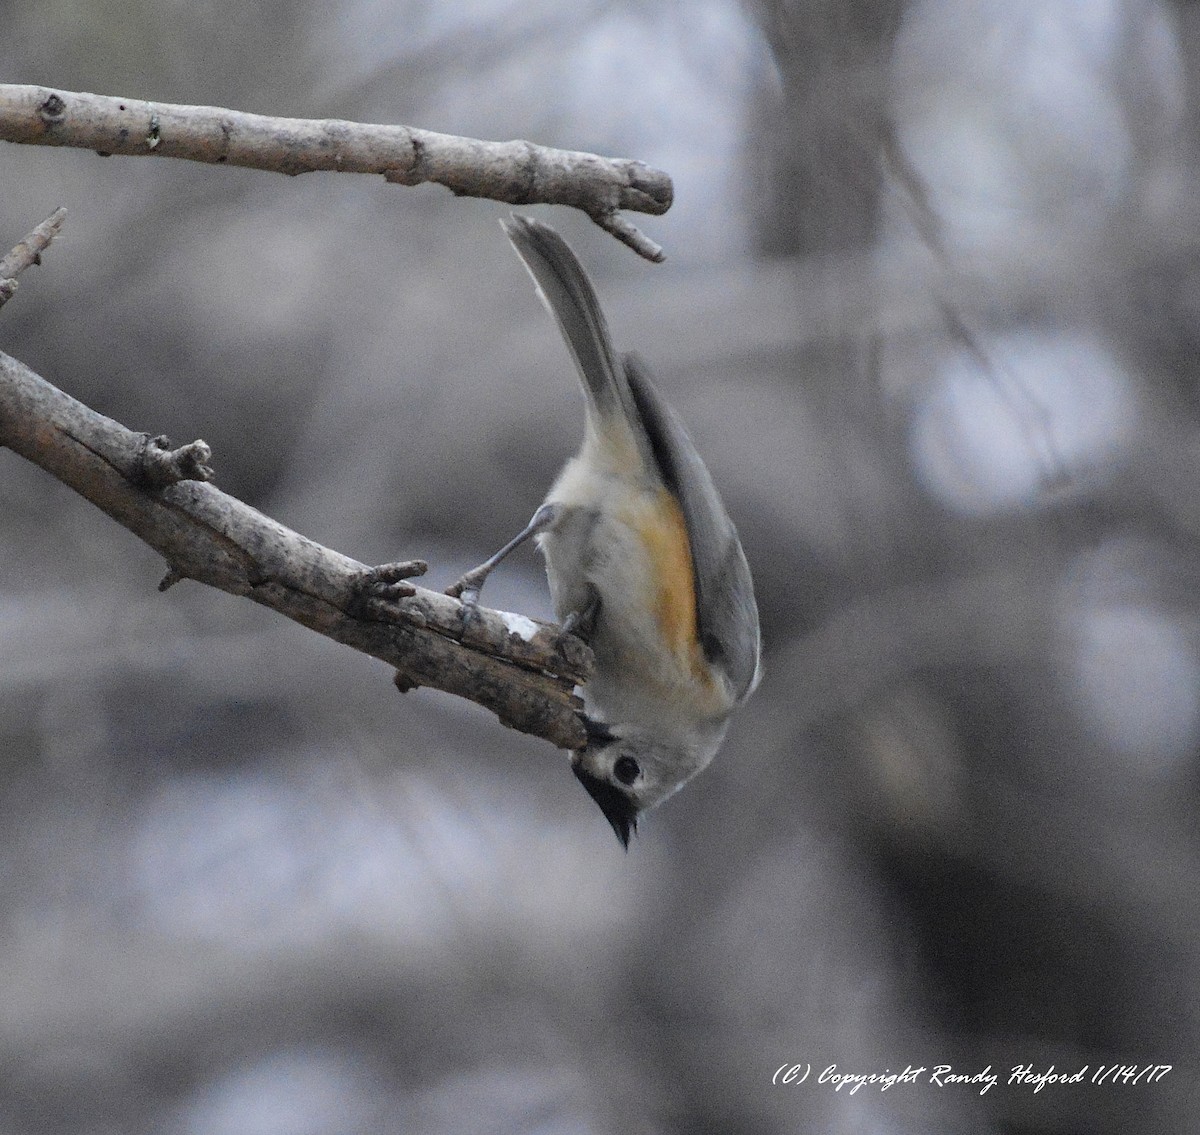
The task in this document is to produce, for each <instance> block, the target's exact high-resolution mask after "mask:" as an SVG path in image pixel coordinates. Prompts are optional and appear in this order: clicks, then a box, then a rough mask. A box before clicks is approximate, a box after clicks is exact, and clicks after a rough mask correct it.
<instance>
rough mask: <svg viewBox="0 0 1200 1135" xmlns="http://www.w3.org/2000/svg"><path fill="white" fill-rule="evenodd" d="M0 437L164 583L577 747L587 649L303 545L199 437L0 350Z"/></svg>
mask: <svg viewBox="0 0 1200 1135" xmlns="http://www.w3.org/2000/svg"><path fill="white" fill-rule="evenodd" d="M0 445H6V446H8V447H9V448H10V449H12V450H13V451H14V452H16V453H19V454H21V456H22V457H25V458H27V459H28V460H30V461H32V462H34V463H35V464H37V465H39V466H41V467H42V468H43V469H45V470H46V471H47V472H49V473H51V474H53V475H54V476H55V477H57V478H58V479H59V480H60V481H62V482H63V483H64V484H65V485H68V486H70V487H71V488H72V489H74V490H75V491H76V492H78V493H79V494H81V495H82V496H84V497H86V498H87V499H88V500H89V501H91V502H92V503H93V504H94V505H96V506H97V507H98V508H100V509H103V511H104V512H106V513H107V514H108V515H109V516H111V517H112V518H113V519H114V520H116V521H117V522H118V523H119V524H121V525H122V526H124V527H125V528H128V529H129V530H130V531H131V532H133V533H134V534H135V535H136V536H138V537H139V538H140V539H142V540H144V541H145V542H146V543H147V544H149V545H150V546H151V547H152V548H154V549H156V550H157V551H158V552H160V553H161V554H162V555H163V556H164V557H165V558H166V560H167V563H168V564H169V565H170V571H169V572H168V575H167V577H166V579H165V580H164V581H163V583H164V584H165V585H166V586H170V584H171V583H174V582H176V581H177V580H179V579H185V578H186V579H195V580H198V581H200V582H201V583H206V584H208V585H209V586H210V587H218V588H220V589H221V590H222V591H228V592H229V593H230V594H231V595H243V596H246V597H247V598H250V599H253V600H254V601H255V602H256V603H261V604H263V605H264V606H267V607H272V608H274V609H275V610H276V611H279V612H281V613H282V614H284V615H287V617H288V618H290V619H294V620H295V621H296V622H298V623H302V624H303V625H304V626H306V627H309V628H310V629H312V630H315V631H318V632H319V633H321V634H323V635H326V636H328V637H329V638H332V639H334V640H335V641H337V642H341V643H344V644H345V645H347V646H351V647H353V648H354V649H355V650H360V651H362V652H363V653H365V654H369V655H371V656H372V657H374V658H379V659H381V660H383V661H384V662H387V663H389V664H390V665H392V666H395V667H396V668H397V671H398V675H399V677H398V680H397V684H398V685H399V686H400V687H401V688H402V689H411V688H412V687H414V686H432V687H434V688H435V689H439V690H444V691H446V692H447V693H452V694H456V695H458V696H459V697H465V698H468V699H470V700H471V701H474V702H477V703H478V704H480V705H482V706H485V707H486V708H488V709H490V710H492V711H493V712H494V713H496V714H497V716H499V718H500V720H501V721H503V722H504V723H505V724H506V725H510V726H512V727H513V728H514V729H519V730H521V731H522V732H524V733H530V734H533V735H534V736H537V737H543V738H545V739H546V740H547V741H550V742H551V743H553V744H555V745H557V746H558V747H560V748H565V749H575V748H579V747H581V746H582V745H583V744H584V741H585V740H586V737H585V733H584V729H583V725H582V722H581V721H580V718H579V710H580V708H581V703H580V702H579V699H578V698H576V697H575V696H574V694H573V693H572V689H573V687H574V685H576V684H577V683H580V682H583V681H585V680H586V678H587V674H588V670H589V666H590V652H588V650H587V648H586V647H584V645H583V644H582V643H581V642H579V640H577V639H575V638H573V637H572V636H569V635H563V634H562V632H561V631H560V630H559V628H558V627H555V626H553V625H551V624H546V623H539V622H536V621H535V620H533V619H528V618H526V617H524V616H523V615H512V614H508V613H506V612H503V611H491V610H487V609H485V608H471V609H468V608H464V607H463V605H462V604H461V603H460V602H459V601H458V600H456V599H451V598H450V597H449V596H447V595H441V594H438V593H437V592H433V591H427V590H425V589H423V588H416V587H411V585H408V586H404V587H401V585H400V577H402V576H403V575H404V574H406V572H405V568H407V569H408V571H407V574H417V573H419V572H420V571H422V570H424V565H423V564H420V563H410V564H408V565H404V567H401V566H400V565H389V566H388V567H387V568H384V569H371V568H368V567H366V566H365V565H364V564H360V563H358V562H356V561H355V560H352V559H349V558H348V557H346V556H343V555H340V554H339V553H337V552H334V551H332V550H330V549H329V548H324V547H321V546H320V545H319V544H314V543H313V542H312V541H311V540H307V539H305V537H303V536H301V535H299V534H298V533H296V532H293V531H291V530H290V529H288V528H285V527H284V526H283V525H281V524H278V523H276V522H275V521H274V520H271V519H270V518H269V517H267V516H264V515H263V514H262V513H260V512H258V511H256V510H255V509H253V508H251V507H250V506H249V505H246V504H243V503H242V502H241V501H239V500H237V499H235V498H234V497H231V496H228V495H226V494H225V493H223V492H221V491H220V490H219V489H217V488H215V487H214V486H213V485H211V484H208V483H207V478H208V477H209V476H211V470H209V469H208V467H207V461H208V456H209V450H208V446H206V445H205V444H204V443H203V442H193V443H191V445H188V446H183V447H181V448H180V449H178V450H174V451H171V450H170V449H169V444H168V443H167V442H166V440H165V439H163V438H148V437H147V436H146V435H145V434H138V433H134V432H132V431H131V430H128V429H126V428H125V427H124V426H122V425H120V424H119V423H117V422H114V421H112V420H111V419H109V418H106V417H104V416H103V415H101V414H98V413H96V412H95V411H94V410H91V409H89V408H88V407H87V406H84V405H83V404H82V403H80V402H78V401H76V400H75V399H74V398H71V397H70V396H69V395H67V394H64V393H63V392H62V391H61V390H58V389H57V388H56V387H54V386H52V385H51V384H50V383H48V382H46V381H45V379H43V378H40V377H39V376H38V375H36V374H34V373H33V371H31V370H29V368H28V367H26V366H24V365H23V364H22V363H20V362H18V361H17V360H16V359H13V358H10V357H9V356H7V355H4V354H2V353H0ZM199 478H204V479H199ZM376 584H380V585H382V592H379V591H376V590H374V589H373V588H374V586H375V585H376ZM403 591H411V594H408V595H404V594H402V592H403Z"/></svg>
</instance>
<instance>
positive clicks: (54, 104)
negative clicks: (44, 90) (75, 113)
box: [38, 92, 67, 126]
mask: <svg viewBox="0 0 1200 1135" xmlns="http://www.w3.org/2000/svg"><path fill="white" fill-rule="evenodd" d="M38 117H39V118H40V119H41V120H42V121H43V122H44V123H45V124H46V125H47V126H57V125H58V124H59V123H60V122H62V120H63V119H64V118H66V117H67V103H66V100H65V99H64V98H63V97H62V95H59V94H54V93H53V92H51V93H50V94H49V95H47V97H46V98H44V99H43V100H42V104H41V106H39V107H38Z"/></svg>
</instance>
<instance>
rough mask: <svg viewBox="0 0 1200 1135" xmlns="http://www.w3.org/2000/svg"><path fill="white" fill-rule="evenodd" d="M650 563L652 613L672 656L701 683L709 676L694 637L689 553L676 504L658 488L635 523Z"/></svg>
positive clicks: (692, 581) (694, 598)
mask: <svg viewBox="0 0 1200 1135" xmlns="http://www.w3.org/2000/svg"><path fill="white" fill-rule="evenodd" d="M636 529H637V533H638V536H639V537H641V540H642V543H643V544H645V546H646V551H647V552H648V553H649V556H650V562H651V563H653V564H656V565H657V567H658V571H657V579H656V584H657V587H656V591H657V594H656V595H655V601H654V614H655V616H656V618H657V620H658V628H659V630H660V631H661V632H662V636H663V639H664V641H665V642H666V643H667V645H668V646H669V647H670V649H671V651H672V653H673V654H674V655H675V656H676V657H677V658H678V659H679V660H680V661H681V662H683V663H684V664H685V665H687V666H688V667H689V668H690V669H691V670H692V672H693V674H694V675H695V676H696V678H698V679H700V680H705V679H707V677H708V672H707V667H706V666H704V664H703V660H702V658H701V655H700V651H699V649H698V645H699V644H698V642H697V638H696V590H695V578H694V575H693V569H692V550H691V547H690V546H689V545H688V536H687V525H686V524H684V520H683V510H682V509H681V508H680V507H679V502H678V501H677V500H676V499H675V497H674V496H673V495H672V494H671V493H670V492H668V491H667V490H666V489H660V490H659V491H658V493H657V495H656V497H655V498H654V500H653V502H652V503H651V505H650V507H649V508H648V509H647V510H646V513H644V514H643V515H642V516H639V518H638V522H637V524H636Z"/></svg>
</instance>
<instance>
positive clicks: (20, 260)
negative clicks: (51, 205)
mask: <svg viewBox="0 0 1200 1135" xmlns="http://www.w3.org/2000/svg"><path fill="white" fill-rule="evenodd" d="M66 219H67V211H66V209H64V208H62V207H61V206H60V207H59V208H57V209H55V210H54V212H53V213H51V214H50V216H48V217H47V218H46V219H45V220H44V221H43V222H42V223H41V224H40V225H38V226H37V228H35V229H34V230H33V231H32V232H30V233H29V234H28V235H27V236H26V237H25V238H24V239H23V240H20V241H18V242H17V244H16V245H15V246H14V247H13V249H12V251H10V252H7V253H5V255H4V256H2V257H0V307H3V306H4V305H5V304H6V303H7V302H8V301H9V300H10V299H12V297H13V296H14V295H16V292H17V276H18V275H19V274H20V273H21V272H24V271H25V269H26V268H28V267H30V265H33V264H40V263H41V262H42V253H43V252H44V251H45V250H46V249H47V248H48V247H49V246H50V242H51V241H52V240H53V239H54V238H55V237H56V236H58V233H59V230H60V229H61V228H62V226H63V221H65V220H66Z"/></svg>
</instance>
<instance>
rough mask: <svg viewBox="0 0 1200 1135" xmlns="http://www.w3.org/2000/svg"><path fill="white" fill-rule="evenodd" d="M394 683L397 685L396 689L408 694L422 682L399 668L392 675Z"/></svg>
mask: <svg viewBox="0 0 1200 1135" xmlns="http://www.w3.org/2000/svg"><path fill="white" fill-rule="evenodd" d="M392 684H393V685H395V687H396V689H398V690H399V691H400V692H401V693H402V694H407V693H408V692H409V691H410V690H415V689H417V688H418V687H419V686H420V684H421V683H420V682H417V681H415V680H414V679H413V678H412V677H410V676H409V675H408V674H406V673H405V672H404V671H403V670H397V671H396V672H395V673H394V674H393V675H392Z"/></svg>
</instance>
